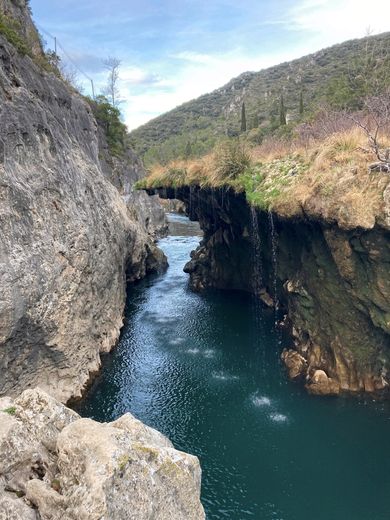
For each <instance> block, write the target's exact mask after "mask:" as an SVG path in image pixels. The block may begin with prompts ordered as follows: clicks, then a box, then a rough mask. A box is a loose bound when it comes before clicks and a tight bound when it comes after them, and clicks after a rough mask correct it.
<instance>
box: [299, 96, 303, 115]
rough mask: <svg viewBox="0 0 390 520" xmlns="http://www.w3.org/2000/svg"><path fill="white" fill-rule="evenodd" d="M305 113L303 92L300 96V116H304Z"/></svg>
mask: <svg viewBox="0 0 390 520" xmlns="http://www.w3.org/2000/svg"><path fill="white" fill-rule="evenodd" d="M303 111H304V107H303V92H302V90H301V94H300V96H299V115H300V116H302V115H303Z"/></svg>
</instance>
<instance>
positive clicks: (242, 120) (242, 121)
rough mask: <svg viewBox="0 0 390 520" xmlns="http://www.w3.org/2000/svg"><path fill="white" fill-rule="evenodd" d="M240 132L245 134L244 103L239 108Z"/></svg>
mask: <svg viewBox="0 0 390 520" xmlns="http://www.w3.org/2000/svg"><path fill="white" fill-rule="evenodd" d="M241 132H246V111H245V103H244V102H243V103H242V107H241Z"/></svg>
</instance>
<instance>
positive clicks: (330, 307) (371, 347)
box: [150, 186, 390, 395]
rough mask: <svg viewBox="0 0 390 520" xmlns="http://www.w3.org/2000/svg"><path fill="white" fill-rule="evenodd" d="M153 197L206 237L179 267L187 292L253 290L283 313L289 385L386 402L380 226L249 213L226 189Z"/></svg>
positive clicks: (387, 306)
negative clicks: (171, 205)
mask: <svg viewBox="0 0 390 520" xmlns="http://www.w3.org/2000/svg"><path fill="white" fill-rule="evenodd" d="M150 191H151V192H153V193H154V192H155V191H156V190H150ZM157 191H158V192H159V193H160V194H161V196H165V197H167V198H175V197H177V198H179V199H181V200H183V201H184V202H185V203H186V206H187V209H188V211H189V212H190V218H191V219H193V220H199V222H200V225H201V227H202V229H203V231H204V239H203V241H202V242H201V244H200V246H199V248H198V249H197V250H196V251H194V252H193V253H192V259H191V261H190V262H189V263H188V264H187V266H186V267H185V270H186V271H187V272H189V273H190V284H191V286H192V288H193V289H195V290H202V289H204V288H206V287H217V288H222V289H224V288H229V289H237V290H246V291H251V292H255V293H256V294H257V296H258V297H259V298H261V299H262V300H263V301H264V302H266V303H267V304H268V305H274V304H277V305H278V307H279V309H280V311H282V312H284V313H285V314H286V318H285V320H284V325H286V326H287V325H289V326H290V329H291V332H292V336H293V340H294V348H291V349H290V350H289V351H285V352H284V353H283V359H284V361H285V363H286V366H287V368H288V371H289V374H290V376H291V377H293V378H297V379H302V380H303V382H304V384H305V385H306V387H307V389H308V390H309V391H310V392H312V393H321V394H332V393H333V394H335V393H336V394H337V393H339V392H375V393H380V394H382V395H383V394H386V395H389V372H388V370H389V368H388V367H389V358H390V277H389V269H390V231H389V227H388V226H387V221H386V219H384V218H382V219H378V223H377V224H375V220H374V223H373V224H371V227H367V228H363V227H361V226H356V227H353V225H352V224H353V214H352V213H351V212H350V215H349V222H348V223H349V225H348V227H343V226H342V225H341V224H339V223H338V222H337V219H336V218H334V219H333V218H330V217H329V214H327V218H322V217H321V212H320V211H317V212H316V213H315V212H313V211H311V213H309V212H307V213H304V212H302V213H301V215H297V214H294V215H293V216H290V217H289V216H287V215H283V216H281V215H278V214H277V213H269V212H266V211H264V210H259V209H258V210H256V209H254V208H252V209H251V207H250V206H249V205H248V203H247V201H246V199H245V194H244V193H236V192H235V191H234V190H232V189H228V188H199V187H197V186H191V187H189V186H183V187H180V188H176V189H170V188H168V189H167V188H164V189H160V190H157ZM313 203H314V201H313ZM317 210H318V207H317Z"/></svg>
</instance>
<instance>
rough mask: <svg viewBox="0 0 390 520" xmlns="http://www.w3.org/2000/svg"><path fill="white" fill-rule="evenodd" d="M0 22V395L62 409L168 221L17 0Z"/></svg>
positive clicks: (106, 338)
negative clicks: (154, 236)
mask: <svg viewBox="0 0 390 520" xmlns="http://www.w3.org/2000/svg"><path fill="white" fill-rule="evenodd" d="M0 15H1V16H2V17H3V18H2V20H3V21H4V23H5V24H8V25H7V26H9V27H10V28H11V29H12V31H13V32H11V37H10V35H9V34H8V35H7V33H6V34H4V33H3V34H2V32H1V31H0V287H1V291H0V395H1V394H5V393H7V394H11V395H14V394H17V393H19V392H20V391H21V390H22V389H25V388H28V387H34V386H36V385H39V386H40V387H42V388H43V389H45V390H47V391H48V392H49V393H51V394H52V395H54V396H55V397H56V398H58V399H59V400H61V401H63V402H65V401H67V400H68V399H69V398H70V397H74V396H80V394H81V392H82V390H83V388H84V387H85V384H86V383H87V381H88V379H89V377H90V374H91V373H93V372H95V371H96V370H97V369H98V368H99V366H100V353H101V352H106V351H108V350H109V349H111V347H112V346H113V345H114V344H115V342H116V340H117V338H118V335H119V330H120V328H121V325H122V318H123V309H124V302H125V290H126V279H127V280H128V281H134V280H137V279H139V278H141V277H143V276H144V275H145V273H146V272H147V271H148V270H153V269H156V268H158V266H159V264H160V262H161V261H162V260H163V259H162V253H161V252H159V251H158V250H157V249H156V247H155V245H154V243H153V240H151V238H150V236H148V235H147V232H151V233H156V232H158V231H159V230H161V227H164V222H163V220H161V212H160V213H159V211H161V210H156V212H155V208H156V206H155V204H154V203H153V202H150V201H149V200H147V201H146V202H144V205H143V206H142V204H141V202H142V200H144V201H145V198H146V195H145V194H143V195H142V194H132V183H133V182H134V181H135V180H137V178H139V176H140V175H142V167H141V164H140V162H139V161H138V159H137V158H136V157H135V156H134V155H133V154H132V152H130V151H129V152H128V154H127V156H126V157H125V158H123V159H122V160H119V159H116V158H114V157H110V156H109V153H108V151H107V144H106V143H105V139H104V135H103V134H102V132H101V129H99V128H98V125H97V123H96V120H95V118H94V116H93V114H92V111H91V108H90V106H89V104H88V103H87V102H86V101H85V100H84V99H83V98H82V97H81V96H80V95H79V94H78V93H77V92H75V91H74V89H72V88H71V87H70V86H69V85H68V84H66V83H65V82H64V81H63V80H62V79H61V77H59V75H58V74H56V73H55V71H51V70H50V68H48V67H47V63H46V62H45V57H44V54H43V51H42V48H41V45H40V40H39V37H38V34H37V32H36V30H35V27H34V25H33V23H32V21H31V18H30V13H29V9H28V7H27V4H26V2H25V0H18V1H13V0H0ZM14 29H15V30H14ZM15 35H16V36H15ZM23 45H24V47H23ZM118 188H119V190H118ZM140 201H141V202H140ZM126 202H127V204H126ZM151 210H153V211H151ZM153 212H155V213H156V214H155V218H154V217H153V215H152V214H154V213H153ZM156 215H157V216H156ZM159 219H160V221H159Z"/></svg>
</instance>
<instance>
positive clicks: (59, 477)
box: [0, 389, 205, 520]
mask: <svg viewBox="0 0 390 520" xmlns="http://www.w3.org/2000/svg"><path fill="white" fill-rule="evenodd" d="M200 483H201V469H200V465H199V461H198V459H197V458H196V457H194V456H192V455H188V454H187V453H183V452H180V451H177V450H175V449H174V448H173V445H172V443H171V442H170V441H169V440H168V439H167V438H166V437H164V436H163V435H162V434H161V433H159V432H157V431H156V430H153V429H152V428H149V427H147V426H145V425H144V424H143V423H142V422H140V421H138V420H137V419H135V418H134V417H133V416H132V415H131V414H129V413H127V414H125V415H123V416H122V417H120V418H119V419H118V420H116V421H114V422H112V423H103V424H101V423H97V422H95V421H93V420H91V419H83V418H81V417H80V416H79V415H78V414H77V413H75V412H74V411H72V410H70V409H69V408H67V407H65V406H64V405H63V404H61V403H60V402H58V401H56V400H55V399H54V398H52V397H50V396H49V395H48V394H46V393H45V392H43V391H42V390H40V389H34V390H26V391H25V392H23V393H22V394H21V396H20V397H18V398H17V399H15V400H14V401H12V400H11V399H9V398H3V399H0V518H7V519H12V520H19V519H20V520H30V519H31V520H39V519H42V520H49V519H50V520H68V519H69V520H76V519H77V520H87V519H88V520H95V519H96V520H97V519H101V520H103V519H104V520H122V519H123V520H124V519H126V520H133V519H134V520H143V519H150V520H152V519H153V520H165V519H169V520H192V519H193V520H195V519H196V520H198V519H204V518H205V515H204V511H203V507H202V505H201V503H200Z"/></svg>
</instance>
